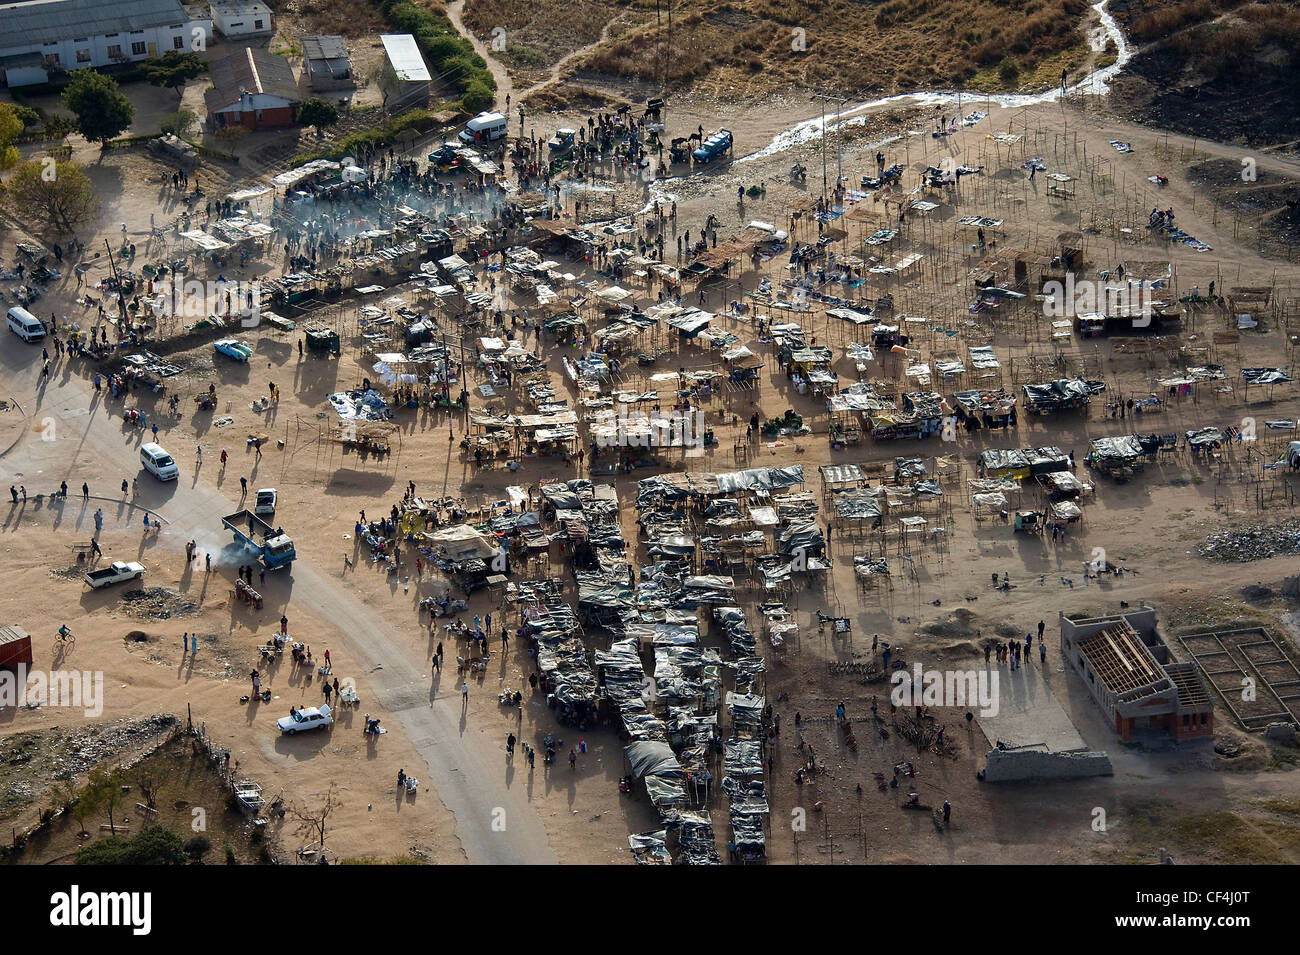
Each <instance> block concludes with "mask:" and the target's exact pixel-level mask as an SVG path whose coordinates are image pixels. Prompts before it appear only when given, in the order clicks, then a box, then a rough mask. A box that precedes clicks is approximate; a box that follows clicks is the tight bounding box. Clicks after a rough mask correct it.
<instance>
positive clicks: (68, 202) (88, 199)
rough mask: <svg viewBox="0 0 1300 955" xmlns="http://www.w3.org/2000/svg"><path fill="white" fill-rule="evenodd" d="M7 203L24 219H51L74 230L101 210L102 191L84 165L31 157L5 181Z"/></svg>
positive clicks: (61, 229) (66, 229)
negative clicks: (82, 166)
mask: <svg viewBox="0 0 1300 955" xmlns="http://www.w3.org/2000/svg"><path fill="white" fill-rule="evenodd" d="M4 203H5V206H6V208H7V209H8V210H9V212H11V213H12V214H13V216H14V218H15V219H17V220H18V221H20V222H30V223H42V222H47V223H49V224H50V225H52V226H53V227H54V228H55V229H57V230H58V231H59V232H73V231H75V230H76V227H77V226H79V225H81V224H82V223H84V222H88V221H90V220H92V219H94V217H95V216H96V214H98V212H99V194H98V193H97V192H95V185H94V183H92V182H91V181H90V177H89V176H87V175H86V174H85V173H84V172H82V170H81V167H80V166H77V165H76V164H74V163H71V162H65V161H63V160H54V159H44V160H36V159H32V160H28V161H27V162H25V163H23V164H22V165H21V166H19V167H18V169H17V171H16V172H15V173H14V175H13V177H12V178H11V179H10V180H9V181H8V182H6V183H5V185H4Z"/></svg>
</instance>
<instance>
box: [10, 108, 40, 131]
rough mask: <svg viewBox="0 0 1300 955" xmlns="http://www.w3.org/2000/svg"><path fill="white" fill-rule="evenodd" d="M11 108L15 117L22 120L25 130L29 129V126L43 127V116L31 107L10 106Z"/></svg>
mask: <svg viewBox="0 0 1300 955" xmlns="http://www.w3.org/2000/svg"><path fill="white" fill-rule="evenodd" d="M9 108H10V109H12V110H13V111H14V115H15V116H17V117H18V118H19V119H20V120H22V124H23V128H24V129H26V128H28V127H29V126H39V125H41V114H40V113H38V112H36V110H34V109H32V108H31V107H30V106H17V105H13V106H10V107H9Z"/></svg>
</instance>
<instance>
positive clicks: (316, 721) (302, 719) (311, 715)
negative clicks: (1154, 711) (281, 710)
mask: <svg viewBox="0 0 1300 955" xmlns="http://www.w3.org/2000/svg"><path fill="white" fill-rule="evenodd" d="M275 725H276V726H278V727H279V728H280V732H281V733H283V734H284V735H285V736H295V735H297V734H298V733H305V732H307V731H308V730H318V729H322V728H323V727H326V726H333V725H334V716H333V714H332V713H331V711H330V708H329V707H328V706H321V707H315V706H309V707H307V708H306V709H302V710H295V711H294V713H293V716H282V717H280V718H279V719H278V720H276V721H275Z"/></svg>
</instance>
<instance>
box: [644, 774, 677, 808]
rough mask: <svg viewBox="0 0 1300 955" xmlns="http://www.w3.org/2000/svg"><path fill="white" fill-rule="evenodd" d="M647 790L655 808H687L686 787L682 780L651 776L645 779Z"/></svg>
mask: <svg viewBox="0 0 1300 955" xmlns="http://www.w3.org/2000/svg"><path fill="white" fill-rule="evenodd" d="M645 788H646V792H647V793H648V794H649V796H650V804H651V805H653V806H655V807H660V806H685V805H686V804H687V802H688V800H687V796H686V786H685V785H684V784H683V783H682V780H681V779H676V778H669V777H667V776H661V775H650V776H646V777H645Z"/></svg>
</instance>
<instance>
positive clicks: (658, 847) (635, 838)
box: [627, 793, 684, 865]
mask: <svg viewBox="0 0 1300 955" xmlns="http://www.w3.org/2000/svg"><path fill="white" fill-rule="evenodd" d="M683 795H684V793H683ZM667 840H668V830H667V829H660V830H659V831H658V832H641V833H637V834H635V835H630V836H628V837H627V846H628V849H630V850H631V852H632V858H634V859H636V862H637V865H667V864H668V863H669V862H670V861H671V858H670V856H669V855H668V844H667Z"/></svg>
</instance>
